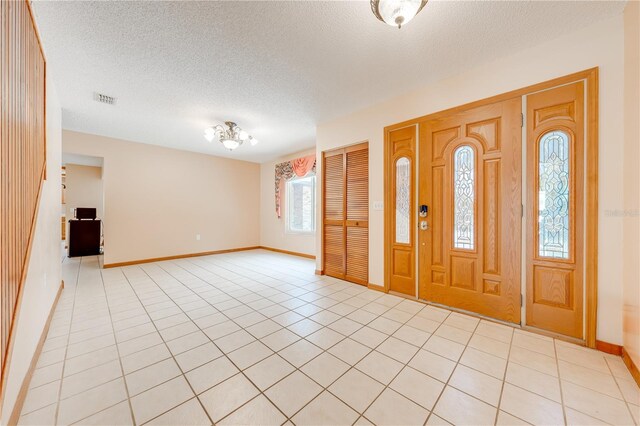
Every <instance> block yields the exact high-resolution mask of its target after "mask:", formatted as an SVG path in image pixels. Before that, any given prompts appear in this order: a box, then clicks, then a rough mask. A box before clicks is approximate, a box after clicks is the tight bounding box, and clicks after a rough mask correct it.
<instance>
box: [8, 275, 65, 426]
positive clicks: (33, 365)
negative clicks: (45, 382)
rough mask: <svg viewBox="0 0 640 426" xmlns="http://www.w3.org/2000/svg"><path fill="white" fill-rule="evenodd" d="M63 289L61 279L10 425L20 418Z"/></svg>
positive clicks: (10, 418)
mask: <svg viewBox="0 0 640 426" xmlns="http://www.w3.org/2000/svg"><path fill="white" fill-rule="evenodd" d="M63 289H64V281H61V282H60V288H59V289H58V294H56V298H55V300H54V301H53V304H52V305H51V311H49V316H48V317H47V322H46V323H45V325H44V328H43V329H42V334H41V335H40V340H39V341H38V346H36V350H35V352H34V353H33V357H32V358H31V364H29V369H28V370H27V374H25V376H24V379H23V380H22V385H21V386H20V391H19V392H18V397H17V398H16V403H15V404H14V405H13V410H11V417H9V424H10V425H17V424H18V420H19V419H20V413H21V412H22V407H23V406H24V401H25V399H26V398H27V392H28V391H29V385H30V384H31V378H32V377H33V372H34V371H35V369H36V365H38V359H39V358H40V353H42V347H43V346H44V342H45V341H46V340H47V334H49V326H51V320H52V319H53V314H54V312H55V311H56V307H57V306H58V300H60V295H61V294H62V290H63Z"/></svg>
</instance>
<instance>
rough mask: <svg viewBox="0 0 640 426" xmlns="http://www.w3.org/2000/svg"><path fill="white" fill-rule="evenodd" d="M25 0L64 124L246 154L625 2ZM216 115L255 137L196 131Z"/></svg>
mask: <svg viewBox="0 0 640 426" xmlns="http://www.w3.org/2000/svg"><path fill="white" fill-rule="evenodd" d="M33 4H34V10H35V14H36V20H37V23H38V26H39V29H40V32H41V37H42V41H43V44H44V49H45V54H46V57H47V63H48V66H49V70H50V71H51V72H52V75H53V79H54V82H55V84H56V88H57V90H58V94H59V97H60V100H61V103H62V107H63V127H64V128H66V129H71V130H77V131H82V132H88V133H95V134H99V135H104V136H111V137H116V138H122V139H127V140H132V141H138V142H144V143H152V144H157V145H163V146H170V147H174V148H179V149H185V150H191V151H197V152H204V153H209V154H213V155H221V156H227V157H232V158H239V159H244V160H249V161H256V162H264V161H268V160H271V159H273V158H275V157H278V156H280V155H283V154H287V153H291V152H296V151H300V150H302V149H305V148H309V147H312V146H313V145H314V142H315V126H316V124H318V123H320V122H323V121H326V120H329V119H332V118H335V117H339V116H341V115H344V114H347V113H349V112H352V111H355V110H357V109H360V108H363V107H365V106H367V105H370V104H372V103H376V102H379V101H382V100H384V99H388V98H390V97H393V96H396V95H399V94H402V93H405V92H408V91H410V90H411V89H412V88H414V87H418V86H421V85H424V84H426V83H428V82H430V81H434V80H438V79H441V78H443V77H446V76H447V75H450V74H456V73H459V72H460V71H461V70H462V69H463V68H464V67H468V66H475V65H477V64H479V63H482V62H485V61H488V60H491V59H493V58H496V57H500V56H504V55H506V54H509V53H511V52H514V51H516V50H518V49H522V48H526V47H527V46H531V45H535V44H537V43H540V42H542V41H545V40H548V39H552V38H554V37H557V36H558V35H560V34H562V33H566V32H571V31H574V30H576V29H578V28H580V27H583V26H585V25H587V24H589V23H591V22H593V21H596V20H599V19H603V18H605V17H608V16H611V15H614V14H618V13H621V11H622V10H623V8H624V3H622V2H609V1H605V2H592V1H587V2H574V1H570V2H557V1H553V2H549V1H504V2H502V1H490V2H480V1H477V2H462V1H438V0H431V1H430V2H429V3H428V4H427V6H426V7H425V8H424V9H423V11H422V12H421V13H420V14H419V15H418V16H417V17H416V18H415V19H414V20H413V21H412V22H410V23H409V24H407V26H406V27H404V28H402V30H398V29H396V28H392V27H390V26H387V25H385V24H383V23H381V22H379V21H377V20H376V19H375V17H374V16H373V15H372V13H371V11H370V9H369V2H368V1H257V2H251V1H237V2H217V1H212V2H193V1H186V2H143V1H135V2H128V1H123V2H120V1H105V2H102V1H85V2H74V1H68V2H67V1H65V2H56V1H36V2H34V3H33ZM94 92H101V93H105V94H108V95H111V96H115V97H116V98H117V103H116V104H115V105H113V106H112V105H104V104H99V103H97V102H95V101H94V100H93V93H94ZM226 120H232V121H236V122H237V123H238V125H239V126H240V127H242V128H244V129H245V130H247V131H248V132H249V133H250V134H252V135H253V136H255V137H257V138H258V139H259V140H260V144H259V145H257V146H255V147H252V146H250V145H248V144H247V145H243V146H242V147H240V148H238V149H237V150H236V151H234V152H233V153H229V152H228V151H225V150H224V149H223V148H222V146H220V144H218V143H214V144H209V143H207V142H206V141H205V139H204V138H203V136H202V135H203V130H204V128H205V127H206V126H207V125H211V124H217V123H221V122H223V121H226Z"/></svg>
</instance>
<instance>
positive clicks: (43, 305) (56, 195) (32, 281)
mask: <svg viewBox="0 0 640 426" xmlns="http://www.w3.org/2000/svg"><path fill="white" fill-rule="evenodd" d="M46 85H47V96H46V99H47V106H46V116H47V129H46V132H47V179H46V180H45V181H44V183H43V185H42V193H41V196H40V205H39V207H38V217H37V222H36V229H35V234H34V237H33V243H32V246H31V257H30V259H29V269H28V270H27V276H26V280H25V282H24V286H23V290H22V301H21V303H20V308H19V314H18V317H17V318H16V329H15V340H14V342H13V349H12V353H11V365H10V366H9V370H8V376H7V383H6V393H5V398H4V401H3V406H2V424H3V425H6V424H8V420H9V417H10V416H11V411H12V410H13V406H14V404H15V402H16V397H17V396H18V392H19V391H20V387H21V386H22V381H23V380H24V377H25V374H26V373H27V371H28V369H29V365H30V364H31V359H32V358H33V355H34V352H35V349H36V347H37V345H38V341H39V340H40V337H41V335H42V331H43V329H44V326H45V324H46V321H47V317H48V316H49V312H50V311H51V307H52V305H53V302H54V300H55V297H56V294H57V292H58V289H59V288H60V282H61V263H60V255H59V253H60V231H61V227H60V202H61V197H62V192H61V175H60V161H61V160H60V147H61V110H60V103H59V102H58V96H57V94H56V91H55V88H54V86H53V82H52V81H51V77H50V74H49V73H47V82H46Z"/></svg>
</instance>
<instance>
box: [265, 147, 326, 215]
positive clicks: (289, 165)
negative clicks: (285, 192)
mask: <svg viewBox="0 0 640 426" xmlns="http://www.w3.org/2000/svg"><path fill="white" fill-rule="evenodd" d="M315 173H316V155H315V154H312V155H308V156H306V157H300V158H296V159H295V160H291V161H285V162H284V163H278V164H276V175H275V183H276V214H277V215H278V218H280V217H281V212H280V194H281V193H282V186H283V183H284V182H285V181H287V180H290V179H293V178H294V177H304V176H307V175H312V174H315Z"/></svg>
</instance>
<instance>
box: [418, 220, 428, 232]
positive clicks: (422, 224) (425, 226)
mask: <svg viewBox="0 0 640 426" xmlns="http://www.w3.org/2000/svg"><path fill="white" fill-rule="evenodd" d="M419 228H420V230H421V231H426V230H427V229H429V222H427V221H426V220H421V221H420V225H419Z"/></svg>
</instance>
